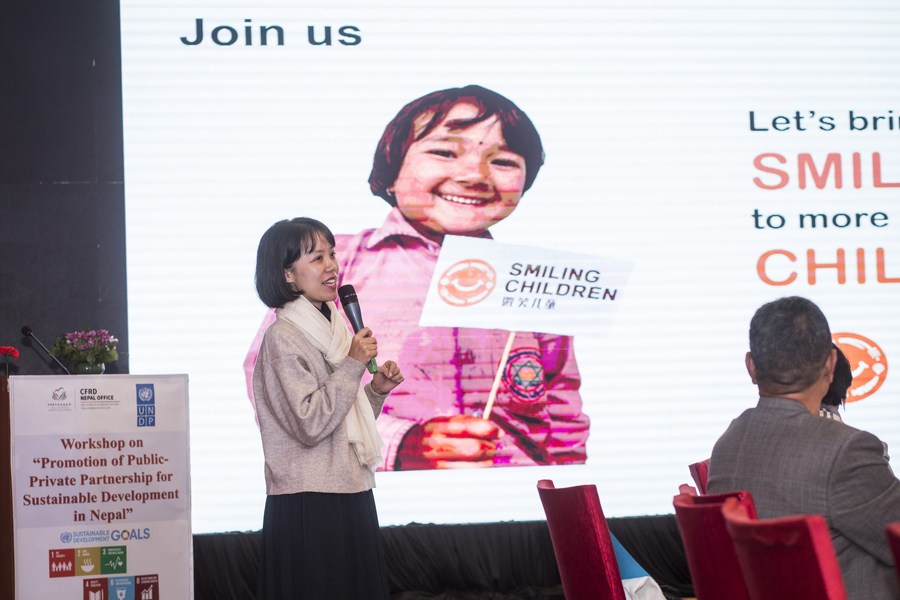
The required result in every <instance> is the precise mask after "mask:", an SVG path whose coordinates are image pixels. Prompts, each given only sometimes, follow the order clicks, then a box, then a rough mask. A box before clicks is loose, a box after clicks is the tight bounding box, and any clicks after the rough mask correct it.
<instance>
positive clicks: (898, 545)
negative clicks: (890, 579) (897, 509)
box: [886, 522, 900, 576]
mask: <svg viewBox="0 0 900 600" xmlns="http://www.w3.org/2000/svg"><path fill="white" fill-rule="evenodd" d="M886 533H887V537H888V542H890V544H891V552H892V553H893V555H894V568H896V570H897V575H898V576H900V522H898V523H891V524H890V525H888V526H887V530H886Z"/></svg>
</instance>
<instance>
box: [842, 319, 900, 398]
mask: <svg viewBox="0 0 900 600" xmlns="http://www.w3.org/2000/svg"><path fill="white" fill-rule="evenodd" d="M832 339H833V340H834V343H835V344H837V345H838V347H839V348H840V349H841V352H843V353H844V355H845V356H846V357H847V360H848V361H850V370H851V371H852V372H853V383H852V384H851V386H850V389H849V390H847V402H856V401H858V400H862V399H863V398H868V397H869V396H871V395H872V394H874V393H875V392H876V391H877V390H878V388H880V387H881V385H882V384H883V383H884V380H885V378H886V377H887V373H888V362H887V357H886V356H885V354H884V351H883V350H882V349H881V347H880V346H879V345H878V344H877V343H875V342H874V341H872V340H870V339H869V338H867V337H865V336H862V335H859V334H858V333H835V334H833V335H832Z"/></svg>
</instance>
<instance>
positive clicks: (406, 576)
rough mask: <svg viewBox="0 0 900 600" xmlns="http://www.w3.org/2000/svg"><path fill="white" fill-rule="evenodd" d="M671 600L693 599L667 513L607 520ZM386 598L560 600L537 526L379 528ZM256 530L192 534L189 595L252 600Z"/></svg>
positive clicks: (549, 549) (202, 599) (543, 532)
mask: <svg viewBox="0 0 900 600" xmlns="http://www.w3.org/2000/svg"><path fill="white" fill-rule="evenodd" d="M608 523H609V528H610V530H611V531H612V532H613V533H614V534H615V536H616V537H617V538H618V539H619V541H620V542H621V543H622V545H623V546H625V548H626V549H627V550H628V551H629V552H630V553H631V555H632V556H634V558H635V560H637V561H638V563H640V564H641V566H643V567H644V568H645V569H646V570H647V572H648V573H649V574H650V575H651V576H652V577H653V578H654V579H655V580H656V581H657V582H658V583H659V584H660V587H662V588H663V591H664V592H665V593H666V595H667V596H669V597H671V598H680V597H682V596H691V595H693V589H692V588H691V584H690V575H689V573H688V569H687V563H686V562H685V557H684V549H683V547H682V545H681V537H680V535H679V533H678V527H677V525H676V524H675V518H674V517H673V516H672V515H662V516H652V517H629V518H622V519H609V520H608ZM381 532H382V539H383V541H384V549H385V559H386V561H387V569H388V580H389V582H390V586H391V598H392V600H420V599H421V600H426V599H427V600H513V599H518V598H525V599H535V600H541V599H546V600H563V599H564V595H563V592H562V585H561V584H560V580H559V572H558V571H557V569H556V561H555V559H554V556H553V546H552V545H551V542H550V534H549V532H548V530H547V524H546V523H545V522H544V521H529V522H508V523H482V524H468V525H423V524H418V523H413V524H410V525H404V526H399V527H383V528H382V529H381ZM259 543H260V536H259V532H238V533H213V534H198V535H195V536H194V598H195V599H196V600H253V599H254V598H255V591H256V572H257V568H258V561H259V559H258V556H259Z"/></svg>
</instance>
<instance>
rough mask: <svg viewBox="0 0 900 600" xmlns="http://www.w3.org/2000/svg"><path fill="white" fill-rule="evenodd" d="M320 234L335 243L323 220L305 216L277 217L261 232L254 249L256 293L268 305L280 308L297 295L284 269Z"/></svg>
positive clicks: (313, 243) (305, 251) (309, 247)
mask: <svg viewBox="0 0 900 600" xmlns="http://www.w3.org/2000/svg"><path fill="white" fill-rule="evenodd" d="M319 236H322V237H324V238H325V239H326V240H328V243H329V244H331V245H332V246H334V235H333V234H332V233H331V230H330V229H328V227H326V226H325V225H324V224H323V223H321V222H319V221H316V220H315V219H309V218H307V217H298V218H296V219H291V220H287V219H285V220H284V221H278V222H277V223H275V224H274V225H272V226H271V227H269V229H268V230H266V232H265V233H264V234H263V236H262V238H261V239H260V240H259V249H258V250H257V251H256V293H257V294H259V299H260V300H262V301H263V302H264V303H265V305H266V306H268V307H269V308H281V307H282V306H284V305H285V304H287V303H288V302H291V301H292V300H296V299H297V298H299V297H300V292H298V291H297V290H295V289H294V288H292V287H291V285H290V284H289V283H288V282H287V281H286V280H285V277H284V271H285V269H290V268H291V265H292V264H294V262H295V261H296V260H297V259H298V258H300V256H301V255H303V254H307V253H309V252H312V251H313V249H314V248H315V247H316V240H317V239H318V237H319Z"/></svg>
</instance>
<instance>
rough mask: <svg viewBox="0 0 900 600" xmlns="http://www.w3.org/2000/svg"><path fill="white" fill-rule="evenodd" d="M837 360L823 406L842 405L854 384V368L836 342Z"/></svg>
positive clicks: (823, 399)
mask: <svg viewBox="0 0 900 600" xmlns="http://www.w3.org/2000/svg"><path fill="white" fill-rule="evenodd" d="M834 349H835V350H836V354H837V360H836V361H835V363H834V376H833V377H832V378H831V385H829V386H828V391H827V392H825V396H824V397H823V398H822V405H823V406H841V405H842V404H844V401H845V400H846V399H847V390H849V389H850V386H851V385H853V369H852V368H851V367H850V361H849V360H847V357H846V356H844V353H843V352H841V349H840V348H838V347H837V345H836V344H835V346H834Z"/></svg>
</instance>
